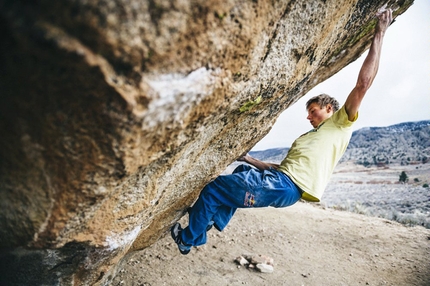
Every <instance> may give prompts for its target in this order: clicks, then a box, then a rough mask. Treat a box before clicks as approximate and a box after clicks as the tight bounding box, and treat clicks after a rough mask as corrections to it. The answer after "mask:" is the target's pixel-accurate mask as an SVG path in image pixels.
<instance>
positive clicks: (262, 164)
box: [237, 154, 279, 170]
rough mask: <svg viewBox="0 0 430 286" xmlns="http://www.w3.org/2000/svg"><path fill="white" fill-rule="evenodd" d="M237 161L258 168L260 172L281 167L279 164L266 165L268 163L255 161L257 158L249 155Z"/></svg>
mask: <svg viewBox="0 0 430 286" xmlns="http://www.w3.org/2000/svg"><path fill="white" fill-rule="evenodd" d="M237 161H241V162H246V163H248V164H250V165H252V166H254V167H256V168H257V169H259V170H268V169H270V168H275V169H277V168H278V167H279V165H278V164H273V163H266V162H263V161H260V160H258V159H255V158H253V157H251V156H249V155H248V154H246V155H244V156H241V157H239V158H238V159H237Z"/></svg>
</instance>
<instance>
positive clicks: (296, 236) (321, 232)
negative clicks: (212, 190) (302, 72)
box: [112, 202, 430, 286]
mask: <svg viewBox="0 0 430 286" xmlns="http://www.w3.org/2000/svg"><path fill="white" fill-rule="evenodd" d="M181 222H182V223H183V224H185V225H186V217H184V218H183V219H182V220H181ZM245 253H246V254H249V253H251V254H257V255H258V254H262V255H267V256H270V257H272V258H273V259H274V272H273V273H260V272H257V271H255V270H252V269H247V268H246V267H243V266H242V267H238V265H237V264H236V263H235V262H234V260H235V258H236V257H237V256H239V255H241V254H245ZM429 258H430V230H429V229H425V228H423V227H405V226H403V225H400V224H398V223H396V222H392V221H388V220H385V219H379V218H375V217H368V216H364V215H360V214H355V213H349V212H343V211H336V210H333V209H323V208H322V207H318V205H316V204H309V203H304V202H299V203H297V204H296V205H294V206H292V207H290V208H285V209H274V208H264V209H251V210H249V209H247V210H242V209H241V210H238V212H237V213H236V215H235V216H234V217H233V219H232V221H231V223H230V224H229V225H228V226H227V228H226V229H225V230H224V231H223V232H221V233H220V232H218V231H217V230H215V229H212V230H210V232H209V241H208V243H207V244H206V245H205V246H202V247H198V248H193V249H192V250H191V252H190V254H188V255H185V256H184V255H181V254H180V253H179V251H178V249H177V247H176V245H175V244H174V243H173V241H172V239H171V238H170V234H168V233H166V235H165V237H164V238H162V239H160V240H159V241H158V242H157V243H156V244H154V245H152V246H151V247H149V248H147V249H145V250H144V251H138V252H134V253H131V254H129V255H128V256H127V257H126V259H124V260H123V262H122V264H121V265H120V268H119V269H120V270H119V272H118V274H117V276H116V277H115V278H114V283H113V284H112V285H396V286H397V285H422V286H424V285H430V259H429Z"/></svg>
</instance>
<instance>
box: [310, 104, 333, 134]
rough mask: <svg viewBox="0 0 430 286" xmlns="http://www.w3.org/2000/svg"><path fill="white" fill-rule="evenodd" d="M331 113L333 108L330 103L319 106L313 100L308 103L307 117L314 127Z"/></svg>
mask: <svg viewBox="0 0 430 286" xmlns="http://www.w3.org/2000/svg"><path fill="white" fill-rule="evenodd" d="M332 115H333V108H332V106H331V104H327V105H326V106H324V107H320V106H319V105H318V103H316V102H314V103H312V104H311V105H309V108H308V117H307V119H308V120H309V122H310V123H311V125H312V126H313V127H314V128H317V127H318V125H320V123H321V122H323V121H324V120H326V119H327V118H329V117H330V116H332Z"/></svg>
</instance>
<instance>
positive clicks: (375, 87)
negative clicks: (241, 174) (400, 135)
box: [253, 0, 430, 151]
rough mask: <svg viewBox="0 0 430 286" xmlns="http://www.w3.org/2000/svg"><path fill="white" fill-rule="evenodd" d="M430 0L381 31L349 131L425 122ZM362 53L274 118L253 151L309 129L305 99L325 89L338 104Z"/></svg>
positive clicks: (284, 143) (287, 142) (429, 106)
mask: <svg viewBox="0 0 430 286" xmlns="http://www.w3.org/2000/svg"><path fill="white" fill-rule="evenodd" d="M429 15H430V1H428V0H416V1H415V2H414V4H413V5H412V6H411V7H410V8H409V9H408V10H407V11H406V12H405V13H404V14H403V15H400V16H399V17H398V18H396V21H395V22H394V23H393V24H392V25H391V26H390V27H389V28H388V30H387V32H386V33H385V37H384V42H383V46H382V54H381V59H380V62H379V70H378V74H377V75H376V78H375V80H374V82H373V84H372V86H371V88H370V89H369V90H368V91H367V93H366V96H365V98H364V100H363V102H362V104H361V106H360V110H359V118H358V121H357V122H356V123H354V125H353V126H354V130H357V129H360V128H363V127H376V126H389V125H394V124H397V123H401V122H410V121H420V120H430V17H429ZM366 55H367V51H365V52H364V53H363V55H362V56H361V57H360V58H359V59H357V60H356V61H355V62H353V63H351V64H350V65H348V66H346V67H345V68H343V69H342V70H341V71H340V72H338V73H337V74H335V75H334V76H332V77H331V78H329V79H327V80H326V81H324V82H322V83H320V84H319V85H317V86H315V87H314V88H313V89H312V90H310V91H309V92H308V93H307V94H306V95H305V96H304V97H302V98H301V99H300V100H298V101H297V102H296V103H295V104H294V105H292V106H290V107H289V108H288V109H287V110H286V111H284V112H283V113H282V114H281V115H280V116H279V118H278V119H277V121H276V123H275V125H274V126H273V127H272V130H271V131H270V133H269V134H267V135H266V137H264V138H263V139H262V140H261V141H260V142H259V143H257V144H256V145H255V146H254V148H253V150H254V151H257V150H265V149H270V148H278V147H290V146H291V144H292V143H293V141H294V140H295V139H296V138H297V137H299V136H300V135H301V134H303V133H305V132H307V131H309V130H310V129H312V126H311V124H310V123H309V121H308V120H307V119H306V117H307V111H306V108H305V104H306V102H307V101H308V100H309V99H310V98H311V97H313V96H316V95H318V94H321V93H327V94H329V95H331V96H333V97H335V98H336V99H337V100H338V101H339V103H340V104H341V105H342V104H343V103H344V102H345V100H346V97H347V96H348V94H349V93H350V91H351V90H352V88H353V87H354V85H355V83H356V81H357V76H358V72H359V71H360V68H361V65H362V64H363V61H364V58H365V57H366Z"/></svg>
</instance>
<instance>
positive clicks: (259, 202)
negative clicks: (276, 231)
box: [181, 165, 302, 246]
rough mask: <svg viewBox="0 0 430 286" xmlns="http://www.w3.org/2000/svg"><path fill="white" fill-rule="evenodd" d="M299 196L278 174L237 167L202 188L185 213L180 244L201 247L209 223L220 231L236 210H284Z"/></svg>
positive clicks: (298, 192) (247, 167) (287, 178)
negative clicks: (185, 222) (186, 221)
mask: <svg viewBox="0 0 430 286" xmlns="http://www.w3.org/2000/svg"><path fill="white" fill-rule="evenodd" d="M301 194H302V193H301V191H300V190H299V189H298V188H297V186H296V185H295V184H294V183H293V182H292V181H291V179H290V178H289V177H288V176H287V175H285V174H284V173H282V172H280V171H277V170H275V169H272V168H271V169H269V170H264V171H261V170H258V169H255V168H253V167H250V166H248V165H240V166H238V167H237V168H236V169H235V170H234V171H233V173H232V174H231V175H224V176H219V177H218V178H216V179H215V180H214V181H212V182H211V183H209V184H208V185H206V186H205V187H204V189H203V190H202V192H201V193H200V196H199V198H198V200H197V201H196V203H195V204H194V206H193V207H192V208H191V210H190V211H189V215H190V217H189V225H188V226H187V227H186V228H184V230H183V231H182V232H181V236H182V241H183V242H184V243H185V244H187V245H193V246H198V245H202V244H205V243H206V239H207V238H206V228H207V227H208V225H209V224H210V223H211V221H213V222H214V224H215V227H216V228H217V229H218V230H219V231H222V230H223V229H224V228H225V227H226V226H227V224H228V222H229V221H230V219H231V217H232V216H233V215H234V213H235V212H236V209H237V208H251V207H256V208H260V207H269V206H271V207H275V208H281V207H287V206H291V205H293V204H295V203H296V202H297V201H298V200H299V199H300V197H301Z"/></svg>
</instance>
